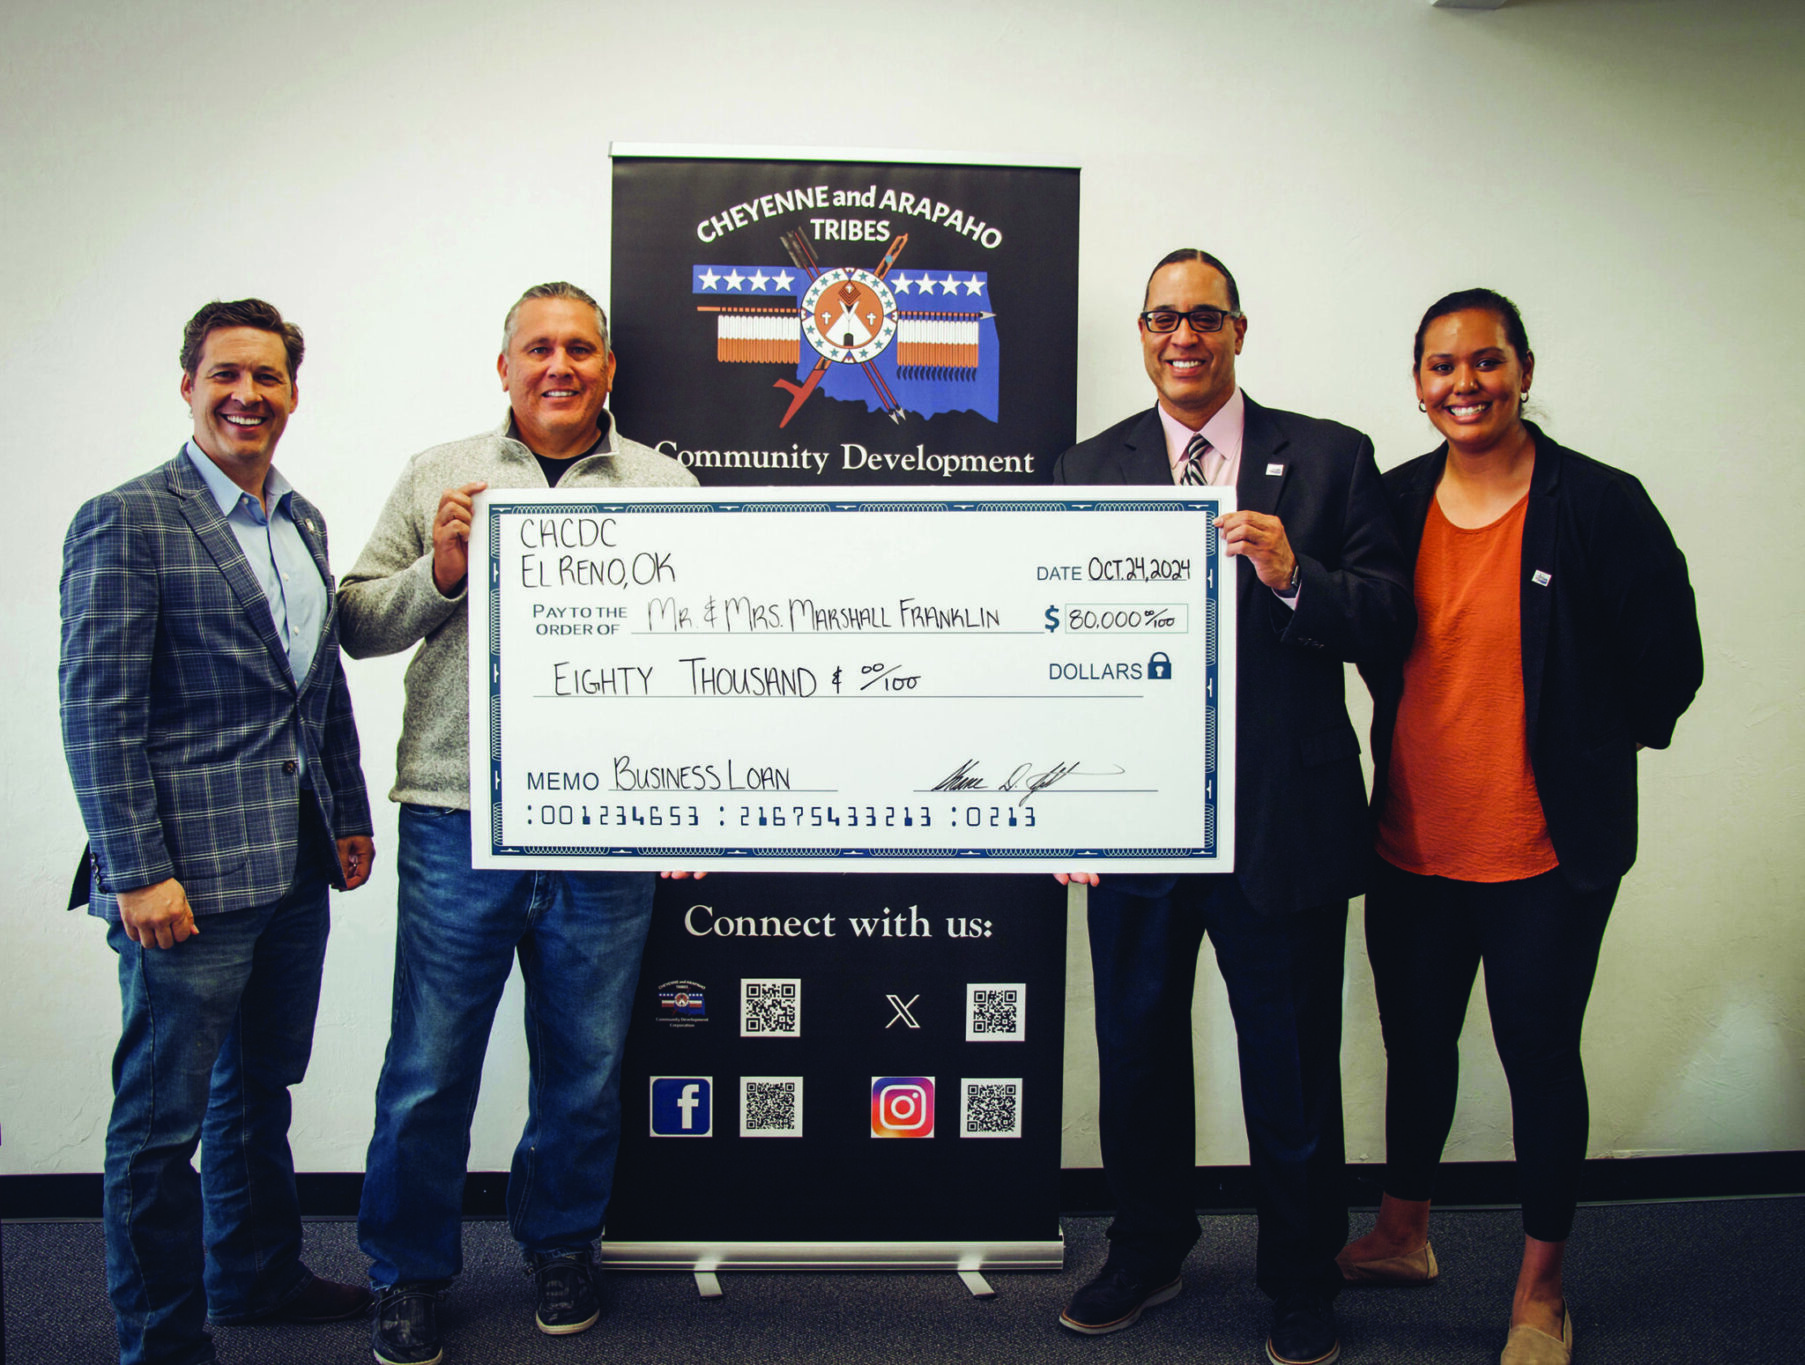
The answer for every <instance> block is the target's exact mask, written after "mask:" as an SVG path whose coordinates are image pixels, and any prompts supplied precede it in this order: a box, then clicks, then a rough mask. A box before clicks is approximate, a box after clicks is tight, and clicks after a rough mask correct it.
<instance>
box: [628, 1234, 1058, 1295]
mask: <svg viewBox="0 0 1805 1365" xmlns="http://www.w3.org/2000/svg"><path fill="white" fill-rule="evenodd" d="M601 1261H602V1264H603V1265H604V1266H606V1267H607V1268H608V1269H610V1270H687V1271H690V1272H691V1273H692V1274H694V1275H695V1276H696V1281H697V1285H698V1287H699V1288H700V1289H701V1291H702V1292H703V1293H706V1292H707V1286H708V1280H713V1277H714V1275H715V1274H716V1272H718V1271H722V1270H913V1271H924V1270H950V1271H953V1272H955V1273H962V1272H971V1273H973V1274H978V1273H979V1272H983V1271H995V1270H1064V1269H1065V1233H1064V1232H1063V1231H1061V1232H1059V1233H1058V1234H1057V1235H1056V1236H1054V1237H1053V1238H1051V1239H1049V1240H1047V1241H1044V1242H622V1241H610V1240H608V1239H606V1238H604V1239H603V1241H602V1247H601ZM705 1276H706V1277H708V1280H705V1279H704V1277H705ZM714 1287H715V1288H716V1289H717V1290H718V1288H719V1282H718V1281H715V1282H714ZM967 1287H968V1288H969V1287H970V1282H969V1281H968V1282H967ZM972 1292H973V1293H974V1294H976V1293H978V1290H976V1289H973V1290H972Z"/></svg>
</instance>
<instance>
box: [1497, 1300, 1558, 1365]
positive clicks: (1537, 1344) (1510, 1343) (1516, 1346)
mask: <svg viewBox="0 0 1805 1365" xmlns="http://www.w3.org/2000/svg"><path fill="white" fill-rule="evenodd" d="M1572 1362H1573V1314H1571V1313H1569V1312H1567V1311H1565V1310H1564V1309H1563V1310H1562V1312H1561V1335H1560V1338H1559V1339H1558V1340H1556V1339H1555V1338H1554V1337H1551V1336H1549V1335H1548V1333H1546V1332H1544V1331H1543V1330H1542V1329H1541V1328H1539V1327H1531V1326H1530V1325H1529V1324H1528V1323H1526V1322H1520V1323H1518V1324H1517V1325H1516V1326H1515V1327H1513V1328H1511V1329H1510V1335H1509V1336H1508V1337H1506V1338H1505V1339H1504V1354H1503V1355H1501V1356H1499V1357H1498V1365H1572Z"/></svg>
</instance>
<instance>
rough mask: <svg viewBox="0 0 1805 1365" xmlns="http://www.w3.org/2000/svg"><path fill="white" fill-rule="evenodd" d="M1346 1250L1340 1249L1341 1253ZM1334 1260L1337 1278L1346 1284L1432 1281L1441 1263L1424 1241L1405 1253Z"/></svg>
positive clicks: (1391, 1283)
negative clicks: (1366, 1258)
mask: <svg viewBox="0 0 1805 1365" xmlns="http://www.w3.org/2000/svg"><path fill="white" fill-rule="evenodd" d="M1346 1254H1347V1253H1346V1252H1345V1251H1344V1252H1343V1253H1342V1256H1345V1255H1346ZM1335 1264H1336V1265H1338V1266H1340V1267H1341V1278H1342V1280H1343V1281H1344V1282H1345V1283H1347V1284H1365V1285H1418V1284H1434V1283H1435V1281H1436V1279H1437V1278H1438V1277H1439V1276H1440V1275H1441V1267H1440V1266H1438V1265H1437V1264H1436V1263H1435V1248H1434V1247H1432V1246H1430V1245H1429V1243H1428V1242H1424V1243H1423V1245H1422V1249H1421V1250H1420V1251H1413V1252H1411V1253H1410V1254H1409V1255H1407V1256H1378V1257H1375V1258H1373V1259H1372V1260H1370V1261H1344V1260H1342V1259H1341V1256H1337V1257H1336V1258H1335Z"/></svg>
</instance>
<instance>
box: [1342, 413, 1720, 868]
mask: <svg viewBox="0 0 1805 1365" xmlns="http://www.w3.org/2000/svg"><path fill="white" fill-rule="evenodd" d="M1528 425H1529V430H1530V432H1531V434H1532V435H1533V436H1534V437H1535V443H1536V463H1535V472H1534V473H1533V474H1532V475H1531V476H1530V481H1529V506H1528V508H1527V509H1525V512H1524V518H1523V566H1522V573H1521V578H1520V580H1519V585H1518V594H1519V598H1520V601H1521V604H1522V606H1521V613H1522V632H1523V709H1524V718H1525V720H1526V721H1527V723H1528V745H1529V762H1530V767H1531V768H1532V769H1533V770H1534V772H1535V779H1536V791H1537V793H1538V794H1539V795H1540V796H1541V798H1542V812H1543V814H1544V815H1546V816H1547V818H1548V836H1549V838H1550V839H1551V840H1552V841H1553V843H1554V852H1555V856H1556V857H1558V858H1559V859H1560V865H1561V873H1562V875H1563V876H1564V877H1565V878H1566V880H1567V881H1568V882H1569V883H1570V884H1571V885H1573V886H1574V887H1575V888H1576V889H1578V890H1581V891H1588V890H1594V889H1596V888H1598V887H1601V886H1604V885H1607V884H1609V883H1610V882H1613V881H1615V880H1616V879H1617V878H1619V877H1621V876H1622V875H1623V874H1624V873H1625V872H1627V871H1629V868H1630V865H1631V864H1632V863H1634V862H1635V861H1636V746H1637V745H1638V744H1646V745H1647V746H1648V747H1649V748H1651V749H1664V748H1666V747H1667V745H1668V744H1669V743H1670V742H1671V741H1672V739H1673V727H1674V724H1675V722H1677V721H1678V720H1679V718H1680V715H1681V713H1682V712H1684V711H1685V709H1686V708H1687V707H1688V706H1690V705H1691V704H1692V698H1693V696H1694V695H1695V694H1696V693H1697V692H1698V689H1699V684H1700V683H1701V682H1702V681H1703V680H1704V676H1705V658H1704V647H1703V645H1702V644H1701V642H1700V640H1699V632H1698V608H1697V605H1696V604H1695V603H1694V601H1693V598H1692V584H1691V582H1690V580H1689V579H1688V578H1687V575H1686V557H1685V556H1684V555H1683V554H1681V553H1680V548H1679V546H1677V545H1676V544H1674V540H1673V535H1672V533H1671V532H1670V531H1669V530H1668V529H1667V523H1666V522H1665V521H1663V520H1662V519H1661V514H1660V512H1658V511H1657V510H1656V509H1655V505H1654V503H1653V502H1652V501H1650V500H1649V496H1648V494H1647V492H1645V491H1644V490H1643V487H1642V485H1641V483H1640V482H1639V481H1638V480H1637V479H1636V478H1635V477H1633V476H1632V475H1629V474H1625V473H1624V472H1623V471H1622V470H1620V469H1613V468H1611V467H1610V466H1609V465H1606V464H1600V463H1599V462H1598V461H1597V460H1590V459H1587V458H1586V457H1585V456H1584V455H1581V454H1579V453H1578V452H1576V451H1572V450H1568V449H1566V448H1565V447H1563V446H1560V445H1557V444H1556V443H1555V442H1553V441H1551V440H1549V439H1548V437H1546V436H1544V435H1543V434H1542V432H1541V430H1540V429H1539V428H1538V427H1536V426H1535V424H1534V423H1530V424H1528ZM1447 461H1448V448H1447V446H1445V445H1444V446H1442V447H1441V448H1440V449H1439V450H1435V451H1432V452H1431V453H1429V454H1427V455H1423V456H1420V457H1419V458H1417V459H1414V460H1412V461H1410V462H1409V463H1408V464H1403V465H1399V466H1398V467H1397V468H1396V469H1393V470H1391V471H1390V472H1389V473H1387V474H1386V475H1385V492H1386V495H1387V496H1388V497H1389V498H1390V499H1391V503H1392V506H1393V508H1394V509H1395V512H1396V515H1397V521H1398V526H1399V528H1400V530H1401V532H1402V535H1403V537H1404V544H1405V550H1406V553H1407V554H1408V556H1409V559H1410V562H1411V563H1412V564H1413V565H1414V564H1415V563H1416V555H1417V550H1418V549H1419V548H1420V547H1421V546H1422V543H1423V523H1424V521H1425V519H1426V518H1427V517H1428V515H1429V503H1430V500H1431V499H1432V498H1434V496H1435V486H1436V485H1437V484H1438V483H1440V482H1441V476H1442V470H1443V469H1444V468H1446V466H1447ZM1538 575H1546V577H1545V578H1542V579H1541V580H1540V581H1538ZM1368 681H1369V682H1370V683H1371V684H1372V688H1373V761H1374V763H1375V765H1376V767H1377V780H1376V781H1375V783H1374V786H1373V806H1374V809H1375V810H1377V809H1378V808H1379V803H1381V802H1382V801H1383V800H1384V799H1385V779H1386V776H1387V774H1388V772H1389V765H1390V761H1391V736H1392V727H1393V725H1394V724H1395V723H1396V721H1397V714H1398V700H1399V698H1400V697H1402V696H1403V690H1404V674H1403V664H1402V660H1401V659H1400V660H1399V661H1398V663H1397V664H1396V666H1395V667H1392V668H1389V669H1385V670H1382V671H1381V672H1379V673H1377V674H1374V673H1370V672H1369V673H1368Z"/></svg>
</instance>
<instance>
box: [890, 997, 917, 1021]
mask: <svg viewBox="0 0 1805 1365" xmlns="http://www.w3.org/2000/svg"><path fill="white" fill-rule="evenodd" d="M884 999H886V1000H888V1001H889V1002H890V1004H891V1006H892V1007H893V1008H894V1009H895V1010H896V1013H895V1014H893V1015H891V1016H890V1022H889V1023H888V1024H885V1025H884V1027H885V1028H892V1027H894V1026H895V1025H896V1023H897V1022H898V1021H899V1020H900V1021H901V1022H902V1023H905V1024H907V1025H908V1026H909V1027H910V1028H920V1027H921V1025H920V1024H918V1023H916V1022H915V1016H914V1015H912V1014H910V1013H909V1007H910V1006H911V1005H913V1004H914V1003H915V1002H916V1001H917V1000H919V999H921V996H920V995H911V996H910V997H909V998H908V1000H907V1001H904V1000H903V998H902V997H901V996H897V995H886V996H885V997H884Z"/></svg>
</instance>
